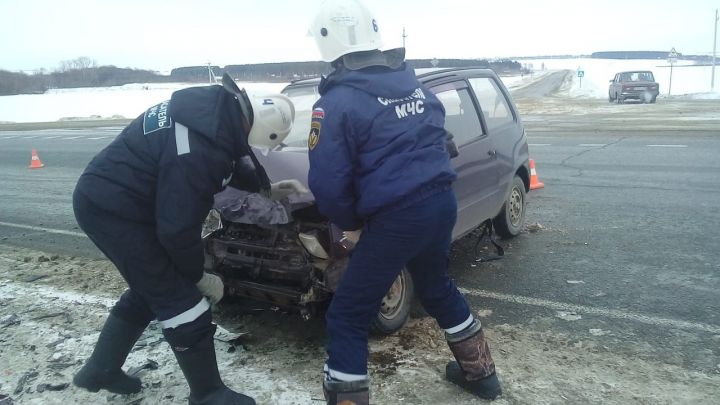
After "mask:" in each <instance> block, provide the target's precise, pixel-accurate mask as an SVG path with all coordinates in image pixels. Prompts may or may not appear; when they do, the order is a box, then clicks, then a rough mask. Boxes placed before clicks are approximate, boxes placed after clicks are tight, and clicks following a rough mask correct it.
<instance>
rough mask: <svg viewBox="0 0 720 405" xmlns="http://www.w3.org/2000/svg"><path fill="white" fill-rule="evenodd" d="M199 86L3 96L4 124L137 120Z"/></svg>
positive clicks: (259, 87) (264, 86)
mask: <svg viewBox="0 0 720 405" xmlns="http://www.w3.org/2000/svg"><path fill="white" fill-rule="evenodd" d="M199 85H200V84H198V83H137V84H127V85H125V86H114V87H91V88H81V89H53V90H49V91H48V92H47V93H45V94H24V95H17V96H2V97H0V123H1V122H50V121H58V120H62V119H73V118H134V117H137V116H138V115H140V114H141V113H142V112H143V111H145V110H146V109H148V108H149V107H151V106H153V105H155V104H158V103H160V102H163V101H165V100H168V99H169V98H170V95H171V94H172V93H173V92H174V91H176V90H180V89H183V88H186V87H192V86H199ZM285 85H286V83H238V86H240V87H245V88H246V89H247V90H248V91H251V90H252V91H257V92H278V91H280V90H282V88H283V87H284V86H285Z"/></svg>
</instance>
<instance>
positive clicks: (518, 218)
mask: <svg viewBox="0 0 720 405" xmlns="http://www.w3.org/2000/svg"><path fill="white" fill-rule="evenodd" d="M526 196H527V193H526V192H525V183H524V182H523V181H522V179H521V178H520V176H518V175H515V177H514V178H513V181H512V186H511V187H510V192H509V193H508V196H507V199H506V200H505V203H504V204H503V207H502V209H501V210H500V214H498V216H496V217H495V219H494V220H493V224H494V225H495V231H496V232H497V233H498V235H500V236H501V237H503V238H512V237H514V236H517V235H519V234H520V231H522V227H523V223H524V222H525V203H526V198H525V197H526Z"/></svg>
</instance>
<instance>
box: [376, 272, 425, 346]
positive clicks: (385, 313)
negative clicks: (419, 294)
mask: <svg viewBox="0 0 720 405" xmlns="http://www.w3.org/2000/svg"><path fill="white" fill-rule="evenodd" d="M414 296H415V288H414V285H413V281H412V277H411V276H410V272H409V271H407V269H402V271H401V272H400V275H399V276H398V278H397V279H396V280H395V282H394V283H393V285H392V287H390V291H388V293H387V294H386V295H385V297H383V303H382V305H381V307H380V312H378V314H377V316H376V317H375V320H374V321H373V323H372V326H371V330H372V332H373V334H375V335H379V336H387V335H391V334H393V333H395V332H397V331H399V330H400V329H402V327H403V326H404V325H405V322H407V320H408V318H409V317H410V310H411V308H412V306H413V298H414Z"/></svg>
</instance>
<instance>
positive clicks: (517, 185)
mask: <svg viewBox="0 0 720 405" xmlns="http://www.w3.org/2000/svg"><path fill="white" fill-rule="evenodd" d="M418 79H419V80H420V81H421V82H422V83H423V85H424V86H425V87H426V88H427V89H428V90H429V91H430V92H432V93H434V94H435V95H436V96H437V97H438V98H439V99H440V101H441V102H442V103H443V105H444V107H445V109H446V122H445V128H446V129H447V131H448V132H449V133H452V134H453V136H454V142H455V144H456V146H457V149H458V151H459V154H458V155H457V156H455V157H454V158H452V160H451V162H452V163H453V166H454V168H455V170H456V171H457V173H458V179H457V181H456V182H455V183H454V185H453V189H454V191H455V194H456V196H457V199H458V219H457V224H456V226H455V229H454V231H453V238H454V239H458V238H460V237H462V236H463V235H466V234H468V233H469V232H471V231H473V230H474V229H476V228H477V227H479V226H480V225H481V224H483V222H485V221H487V220H491V221H493V223H494V224H495V229H496V230H497V232H498V234H500V235H501V236H504V237H512V236H515V235H517V234H519V233H520V231H521V230H522V227H523V221H524V218H525V208H526V205H525V203H526V193H527V192H528V191H529V186H530V174H529V173H530V171H529V168H528V145H527V137H526V134H525V130H524V128H523V125H522V121H521V119H520V116H519V114H518V111H517V108H516V107H515V104H514V103H513V101H512V99H511V97H510V94H509V93H508V91H507V89H506V88H505V86H504V85H503V83H502V81H501V80H500V79H499V78H498V76H497V75H496V74H495V73H494V72H493V71H492V70H487V69H474V68H466V69H447V70H441V71H435V72H430V73H426V74H422V75H419V76H418ZM319 83H320V80H319V79H308V80H302V81H296V82H293V83H291V84H290V85H288V86H287V87H286V88H285V89H284V90H283V93H285V94H286V95H287V96H289V97H290V98H291V99H292V100H293V102H294V104H295V109H296V117H295V126H294V128H293V131H292V132H291V134H290V135H289V136H288V138H287V139H286V140H285V143H284V144H283V145H282V146H281V147H279V148H278V149H276V150H274V151H271V152H270V153H268V154H267V155H263V154H260V153H258V154H257V157H258V160H259V161H260V163H261V164H262V165H263V167H264V168H265V170H266V171H267V173H268V176H269V177H270V180H271V181H279V180H290V179H295V180H298V181H300V182H301V183H303V184H304V185H307V176H308V170H309V162H308V156H307V153H308V148H307V145H308V134H309V132H310V122H311V114H312V107H313V104H314V103H315V101H316V100H317V99H318V98H319V94H318V84H319ZM219 196H220V195H219ZM219 196H218V197H216V201H219V198H220V197H219ZM291 197H292V198H291V199H290V200H289V201H288V204H287V206H288V207H289V211H290V212H289V216H290V217H291V221H290V222H289V223H286V224H280V225H267V224H261V223H247V222H248V221H244V222H245V223H239V222H237V221H236V222H233V221H229V220H227V218H223V219H222V225H223V228H222V229H220V230H216V231H214V232H213V233H211V234H210V236H209V237H207V238H206V239H205V241H206V253H207V255H206V258H207V260H206V268H208V269H210V270H212V271H215V272H217V273H219V274H221V275H222V276H223V277H224V280H225V284H226V286H227V293H228V294H229V295H235V296H241V297H249V298H252V299H256V300H261V301H265V302H270V303H272V304H274V305H277V306H282V307H290V308H296V309H299V310H300V312H301V314H303V315H304V316H306V317H309V316H311V315H312V314H314V313H315V312H316V311H317V309H318V308H319V307H321V306H322V305H324V304H326V303H327V302H329V300H330V298H331V297H332V293H333V291H335V288H336V286H337V283H338V281H339V280H340V277H341V276H342V273H343V272H344V270H345V267H346V264H347V260H348V256H349V254H350V252H351V248H349V247H347V246H345V245H344V244H343V243H341V241H340V239H341V236H342V233H341V232H340V231H339V229H337V227H335V226H333V225H332V224H329V223H328V221H327V219H326V218H324V217H323V216H322V215H321V214H320V213H319V212H318V210H317V207H316V206H315V204H314V199H313V197H312V195H311V194H309V195H294V196H291ZM216 208H221V207H216ZM255 214H257V213H254V214H253V215H255ZM249 222H252V221H249ZM412 299H413V285H412V279H411V277H410V274H409V273H408V272H407V271H405V270H403V271H402V273H401V274H400V276H399V277H398V279H397V280H396V281H395V283H394V284H393V286H392V287H391V288H390V291H389V292H388V294H387V295H386V296H385V298H384V300H383V303H382V307H381V309H380V312H379V314H378V316H377V318H376V320H375V322H374V329H375V330H376V331H378V332H380V333H384V334H389V333H392V332H394V331H397V330H398V329H400V328H401V327H402V326H403V324H404V323H405V321H406V319H407V317H408V315H409V312H410V307H411V302H412Z"/></svg>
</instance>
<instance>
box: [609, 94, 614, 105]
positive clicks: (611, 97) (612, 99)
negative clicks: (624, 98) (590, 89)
mask: <svg viewBox="0 0 720 405" xmlns="http://www.w3.org/2000/svg"><path fill="white" fill-rule="evenodd" d="M613 101H615V99H614V98H613V96H612V94H610V92H608V103H612V102H613Z"/></svg>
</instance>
